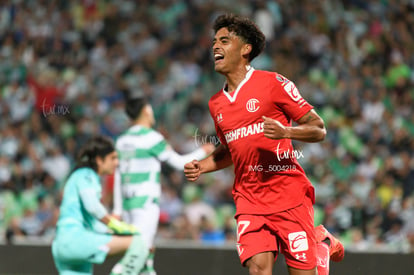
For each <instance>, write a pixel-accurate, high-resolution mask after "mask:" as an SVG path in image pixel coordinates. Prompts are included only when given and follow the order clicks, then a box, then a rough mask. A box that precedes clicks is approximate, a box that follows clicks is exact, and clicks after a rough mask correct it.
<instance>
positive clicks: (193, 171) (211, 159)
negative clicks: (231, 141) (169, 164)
mask: <svg viewBox="0 0 414 275" xmlns="http://www.w3.org/2000/svg"><path fill="white" fill-rule="evenodd" d="M232 164H233V161H232V159H231V155H230V152H229V150H228V148H227V147H226V146H224V145H223V144H220V145H219V146H217V148H216V149H215V150H214V152H213V153H211V155H209V156H208V157H206V158H205V159H203V160H200V161H197V160H193V161H191V162H189V163H187V164H185V165H184V174H185V176H186V177H187V180H189V181H196V180H197V179H198V178H199V177H200V175H201V174H203V173H209V172H214V171H217V170H220V169H223V168H226V167H229V166H230V165H232Z"/></svg>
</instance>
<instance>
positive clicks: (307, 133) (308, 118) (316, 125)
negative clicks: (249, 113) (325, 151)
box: [263, 109, 326, 142]
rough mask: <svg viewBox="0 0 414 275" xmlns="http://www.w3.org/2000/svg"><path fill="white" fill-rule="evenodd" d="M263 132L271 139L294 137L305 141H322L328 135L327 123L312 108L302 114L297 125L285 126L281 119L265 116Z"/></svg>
mask: <svg viewBox="0 0 414 275" xmlns="http://www.w3.org/2000/svg"><path fill="white" fill-rule="evenodd" d="M263 121H264V124H263V132H264V135H265V137H267V138H270V139H283V138H288V139H294V140H299V141H304V142H320V141H322V140H324V138H325V136H326V129H325V124H324V122H323V120H322V118H321V117H320V116H319V115H318V114H317V113H316V112H315V111H314V110H313V109H312V110H310V111H309V112H307V113H306V114H305V115H304V116H302V117H301V118H300V119H299V120H298V121H297V123H298V124H299V125H297V126H292V127H289V126H285V125H283V124H282V123H280V122H279V121H277V120H275V119H272V118H269V117H265V116H264V117H263Z"/></svg>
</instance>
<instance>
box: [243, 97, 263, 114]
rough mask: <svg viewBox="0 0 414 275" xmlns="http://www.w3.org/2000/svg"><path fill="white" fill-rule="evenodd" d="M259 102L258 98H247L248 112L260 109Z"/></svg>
mask: <svg viewBox="0 0 414 275" xmlns="http://www.w3.org/2000/svg"><path fill="white" fill-rule="evenodd" d="M259 103H260V102H259V100H258V99H256V98H251V99H249V100H248V101H247V103H246V109H247V111H249V112H250V113H254V112H256V111H257V110H259V109H260V106H259Z"/></svg>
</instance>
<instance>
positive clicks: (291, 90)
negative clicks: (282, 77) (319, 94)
mask: <svg viewBox="0 0 414 275" xmlns="http://www.w3.org/2000/svg"><path fill="white" fill-rule="evenodd" d="M286 80H287V79H286ZM282 87H283V89H284V90H285V92H286V93H287V94H288V95H289V96H290V98H291V99H292V100H293V101H295V102H297V103H298V104H299V107H300V108H302V107H303V106H305V104H306V100H305V99H303V97H302V96H301V95H300V93H299V91H298V88H296V86H295V84H293V82H292V81H290V80H287V81H285V82H284V83H282Z"/></svg>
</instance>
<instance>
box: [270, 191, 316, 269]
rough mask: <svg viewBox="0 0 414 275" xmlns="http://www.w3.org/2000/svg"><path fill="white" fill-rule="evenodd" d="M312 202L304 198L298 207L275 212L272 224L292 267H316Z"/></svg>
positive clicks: (282, 250) (287, 260) (287, 261)
mask: <svg viewBox="0 0 414 275" xmlns="http://www.w3.org/2000/svg"><path fill="white" fill-rule="evenodd" d="M312 207H313V206H312V202H311V201H310V199H308V198H306V199H305V201H304V203H303V204H302V205H300V206H298V207H295V208H292V209H289V210H287V211H284V212H281V213H277V215H274V216H273V218H272V224H273V225H274V226H275V230H277V232H278V240H279V241H280V247H281V248H280V249H281V252H282V253H283V254H284V255H285V259H286V263H287V265H288V266H290V267H292V269H293V270H294V269H299V270H308V271H309V270H312V269H314V268H315V267H316V239H315V233H314V221H313V210H312ZM275 217H276V218H275Z"/></svg>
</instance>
